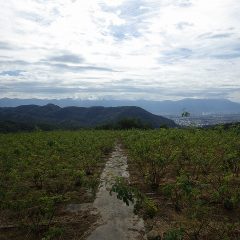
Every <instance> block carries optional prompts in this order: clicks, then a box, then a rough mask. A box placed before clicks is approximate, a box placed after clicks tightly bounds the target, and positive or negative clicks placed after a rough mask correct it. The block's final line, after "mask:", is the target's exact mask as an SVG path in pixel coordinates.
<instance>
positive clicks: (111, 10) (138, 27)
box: [0, 0, 240, 102]
mask: <svg viewBox="0 0 240 240" xmlns="http://www.w3.org/2000/svg"><path fill="white" fill-rule="evenodd" d="M239 13H240V1H239V0H101V1H100V0H87V1H86V0H7V1H5V0H1V1H0V97H19V98H32V97H38V98H66V97H70V98H82V99H103V98H104V99H149V100H150V99H151V100H153V99H154V100H162V99H182V98H186V97H190V98H228V99H231V100H234V101H238V102H240V14H239Z"/></svg>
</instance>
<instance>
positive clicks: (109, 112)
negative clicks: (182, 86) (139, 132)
mask: <svg viewBox="0 0 240 240" xmlns="http://www.w3.org/2000/svg"><path fill="white" fill-rule="evenodd" d="M126 118H131V119H139V120H140V121H141V122H143V123H147V124H149V125H151V126H152V127H154V128H158V127H160V126H162V125H166V126H168V127H175V126H177V125H176V124H175V123H174V121H172V120H170V119H167V118H165V117H161V116H157V115H154V114H152V113H149V112H147V111H146V110H144V109H142V108H140V107H132V106H127V107H108V108H106V107H90V108H85V107H64V108H61V107H59V106H57V105H54V104H47V105H45V106H38V105H22V106H18V107H2V108H0V121H2V122H3V121H13V122H21V123H34V124H38V123H40V124H57V125H59V126H65V127H67V126H72V127H96V126H100V125H103V124H107V123H114V122H117V121H119V120H122V119H126Z"/></svg>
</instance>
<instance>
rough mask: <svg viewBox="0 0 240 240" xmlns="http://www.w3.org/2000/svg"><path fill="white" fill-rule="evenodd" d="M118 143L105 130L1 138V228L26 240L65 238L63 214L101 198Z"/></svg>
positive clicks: (30, 134)
mask: <svg viewBox="0 0 240 240" xmlns="http://www.w3.org/2000/svg"><path fill="white" fill-rule="evenodd" d="M113 144H114V136H113V133H112V132H103V131H97V132H96V131H81V132H34V133H21V134H7V135H0V146H1V148H0V212H1V215H0V220H1V221H0V222H1V224H3V226H0V228H3V227H6V228H7V227H8V226H15V227H16V228H15V229H13V230H12V229H11V228H10V230H11V231H16V229H20V232H22V233H21V234H22V235H25V238H24V239H38V238H39V239H41V238H42V237H43V236H45V238H44V239H54V237H51V236H53V235H54V236H55V235H61V233H62V230H61V228H60V229H59V226H55V224H54V219H55V216H56V215H57V214H58V210H59V209H60V208H61V207H62V206H63V205H66V204H67V203H68V202H69V203H72V202H76V203H81V202H82V201H85V199H84V194H85V193H86V191H91V192H92V195H94V194H95V192H96V189H97V186H98V179H99V174H100V172H101V166H103V165H104V155H105V154H107V153H108V152H110V150H111V149H112V147H113ZM99 167H100V169H99ZM63 227H64V226H63ZM21 229H22V230H21ZM21 234H20V235H21ZM15 237H16V236H15ZM0 238H1V239H2V238H3V237H1V234H0ZM14 239H18V238H14Z"/></svg>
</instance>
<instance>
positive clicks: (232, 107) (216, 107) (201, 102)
mask: <svg viewBox="0 0 240 240" xmlns="http://www.w3.org/2000/svg"><path fill="white" fill-rule="evenodd" d="M50 102H51V103H53V104H56V105H58V106H60V107H67V106H79V107H92V106H104V107H118V106H138V107H141V108H143V109H145V110H147V111H149V112H151V113H153V114H158V115H181V113H182V111H183V110H184V109H185V110H187V111H188V112H190V113H191V115H202V114H235V113H240V104H239V103H236V102H232V101H229V100H227V99H190V98H189V99H182V100H179V101H169V100H168V101H149V100H110V99H109V100H81V99H71V98H66V99H17V98H16V99H10V98H2V99H0V107H17V106H20V105H32V104H36V105H41V106H43V105H46V104H48V103H50Z"/></svg>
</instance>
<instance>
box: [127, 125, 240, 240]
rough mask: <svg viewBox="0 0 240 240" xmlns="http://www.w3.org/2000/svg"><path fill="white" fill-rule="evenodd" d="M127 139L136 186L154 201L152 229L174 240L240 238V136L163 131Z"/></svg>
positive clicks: (131, 134)
mask: <svg viewBox="0 0 240 240" xmlns="http://www.w3.org/2000/svg"><path fill="white" fill-rule="evenodd" d="M122 140H123V142H124V145H125V147H126V149H127V152H128V154H129V159H130V161H129V162H130V164H129V165H130V166H129V168H130V170H131V172H130V174H131V176H132V184H133V185H134V186H135V187H137V188H138V189H140V190H141V191H142V192H144V193H145V194H146V195H147V196H149V197H151V199H153V203H154V205H153V206H147V215H148V216H145V217H146V218H148V220H146V225H147V227H149V228H150V229H153V230H154V229H156V230H157V231H158V232H159V231H160V232H162V235H164V239H169V240H170V239H171V240H174V239H195V240H196V239H209V240H210V239H211V240H214V239H218V240H220V239H236V240H237V239H240V137H239V132H236V131H234V130H231V131H222V130H197V129H189V130H186V129H185V130H183V129H172V130H171V129H169V130H164V129H163V130H161V131H134V132H129V133H122ZM145 215H146V213H145ZM149 217H150V218H153V219H152V220H149ZM164 233H165V234H164Z"/></svg>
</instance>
